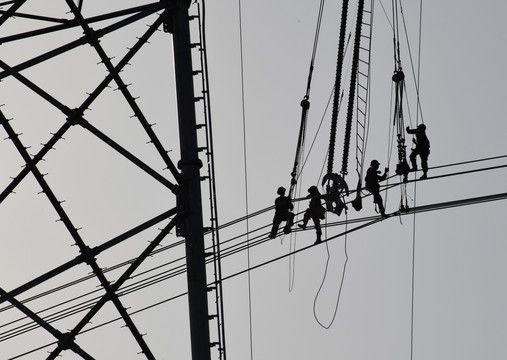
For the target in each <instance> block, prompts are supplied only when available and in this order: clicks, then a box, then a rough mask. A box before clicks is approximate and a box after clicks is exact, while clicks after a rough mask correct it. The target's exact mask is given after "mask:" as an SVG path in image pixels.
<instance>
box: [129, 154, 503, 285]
mask: <svg viewBox="0 0 507 360" xmlns="http://www.w3.org/2000/svg"><path fill="white" fill-rule="evenodd" d="M506 156H507V155H501V156H495V157H489V158H483V159H475V160H470V161H464V162H457V163H453V164H447V165H440V166H437V168H442V167H449V166H456V165H462V164H470V163H475V162H481V161H488V160H494V159H501V158H504V157H506ZM504 167H507V165H500V166H492V167H487V168H482V169H472V170H467V171H464V172H458V173H453V174H444V175H441V176H440V177H447V176H452V175H462V174H466V173H470V172H479V171H487V170H492V169H499V168H504ZM434 178H435V179H436V178H438V177H434ZM430 179H432V178H428V180H430ZM428 180H426V181H428ZM426 181H425V182H426ZM506 198H507V194H506V193H500V194H493V195H488V196H482V197H477V198H468V199H461V200H455V201H449V202H445V203H439V204H431V205H425V206H418V207H416V208H414V209H410V210H409V211H407V212H403V213H401V212H397V213H395V214H396V215H398V214H399V215H403V214H409V213H419V212H427V211H435V210H440V209H449V208H454V207H458V206H464V205H474V204H480V203H485V202H490V201H496V200H503V199H506ZM391 216H392V215H391ZM359 221H362V222H367V223H366V224H365V225H361V226H359V227H358V228H355V229H356V230H357V229H359V228H364V227H365V226H369V225H372V224H374V223H376V222H378V221H379V220H378V219H377V218H376V217H369V218H363V219H352V220H349V222H350V223H353V222H359ZM344 224H345V223H343V222H336V223H332V224H329V226H330V227H334V226H340V225H344ZM267 226H269V225H266V226H264V227H267ZM264 227H263V228H264ZM350 232H351V231H349V230H347V231H346V232H345V234H348V233H350ZM266 235H267V232H266V233H265V234H261V235H260V236H259V237H257V239H258V240H256V241H255V242H254V243H250V242H249V243H247V244H246V245H245V246H240V245H237V244H236V245H233V246H232V247H229V248H227V249H226V251H224V254H223V255H224V257H226V256H231V255H233V254H236V253H238V252H240V251H244V250H247V249H249V248H251V247H252V246H257V245H260V244H262V243H264V242H266V241H268V238H267V236H266ZM342 235H344V234H343V233H342V234H339V235H338V236H342ZM338 236H335V237H338ZM335 237H333V238H335ZM331 239H332V238H330V239H329V240H331ZM227 250H228V251H227ZM297 252H298V251H297ZM294 253H296V251H294V252H291V253H290V254H288V255H292V254H294ZM275 260H276V259H275ZM256 267H257V266H255V267H251V265H250V266H249V267H248V268H249V269H251V270H252V269H254V268H256ZM185 271H186V270H185V269H184V267H183V268H181V270H178V271H177V272H175V273H174V274H175V275H178V274H181V273H184V272H185ZM172 276H174V275H171V276H169V277H165V278H164V280H166V279H167V278H170V277H172ZM160 281H163V280H160ZM144 287H145V286H142V287H139V289H141V288H144ZM130 292H132V291H129V292H126V293H130Z"/></svg>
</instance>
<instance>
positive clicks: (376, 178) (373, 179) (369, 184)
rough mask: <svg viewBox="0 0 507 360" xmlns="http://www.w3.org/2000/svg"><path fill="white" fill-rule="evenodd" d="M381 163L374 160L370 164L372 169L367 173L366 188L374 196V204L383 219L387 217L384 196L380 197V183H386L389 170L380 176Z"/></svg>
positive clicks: (386, 169)
mask: <svg viewBox="0 0 507 360" xmlns="http://www.w3.org/2000/svg"><path fill="white" fill-rule="evenodd" d="M379 165H380V163H379V162H378V161H377V160H372V161H371V163H370V167H369V168H368V171H367V172H366V177H365V179H364V181H365V187H366V190H368V191H369V192H370V193H371V194H372V195H373V203H374V204H377V206H378V209H379V212H380V215H382V217H385V216H386V212H385V209H384V204H383V201H382V196H380V185H379V182H380V181H384V180H385V179H386V178H387V173H388V171H389V168H385V171H384V175H380V171H379V170H378V168H379Z"/></svg>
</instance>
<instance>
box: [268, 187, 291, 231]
mask: <svg viewBox="0 0 507 360" xmlns="http://www.w3.org/2000/svg"><path fill="white" fill-rule="evenodd" d="M276 193H277V194H278V195H280V196H278V197H277V198H276V199H275V216H274V217H273V226H272V228H271V233H270V234H269V238H270V239H274V238H275V237H276V234H277V233H278V228H279V227H280V224H281V223H282V221H286V224H285V227H284V228H283V232H284V233H286V234H288V233H290V230H291V227H292V224H294V214H293V213H292V212H291V210H292V209H293V208H294V205H292V201H291V200H290V197H288V196H285V188H284V187H283V186H280V187H279V188H278V190H277V191H276Z"/></svg>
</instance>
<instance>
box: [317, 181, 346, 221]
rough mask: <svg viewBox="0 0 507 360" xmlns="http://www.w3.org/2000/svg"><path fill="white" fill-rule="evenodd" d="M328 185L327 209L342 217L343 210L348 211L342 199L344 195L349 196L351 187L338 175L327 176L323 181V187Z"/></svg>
mask: <svg viewBox="0 0 507 360" xmlns="http://www.w3.org/2000/svg"><path fill="white" fill-rule="evenodd" d="M325 183H327V185H326V195H325V200H326V209H327V211H331V212H333V213H335V214H336V215H338V216H340V214H341V212H342V210H343V209H347V205H345V204H344V203H343V201H342V199H341V197H342V195H344V194H345V195H347V196H349V186H348V185H347V183H346V182H345V179H344V178H343V177H342V176H341V175H338V174H336V173H332V174H326V175H325V176H324V178H323V179H322V185H324V184H325Z"/></svg>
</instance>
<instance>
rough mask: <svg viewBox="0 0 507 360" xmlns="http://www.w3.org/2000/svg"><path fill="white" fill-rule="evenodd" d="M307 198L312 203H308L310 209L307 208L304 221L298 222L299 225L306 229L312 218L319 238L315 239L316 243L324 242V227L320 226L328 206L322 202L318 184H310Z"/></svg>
mask: <svg viewBox="0 0 507 360" xmlns="http://www.w3.org/2000/svg"><path fill="white" fill-rule="evenodd" d="M306 198H307V199H310V203H309V204H308V209H306V211H305V214H304V216H303V223H302V224H298V226H299V227H300V228H301V229H303V230H304V229H306V225H307V224H308V221H310V219H312V221H313V225H314V226H315V231H316V232H317V240H316V241H315V244H318V243H320V242H322V229H321V228H320V220H321V219H324V218H325V216H326V208H325V207H324V206H322V204H321V203H320V199H321V198H322V195H321V194H320V192H319V189H317V187H316V186H310V188H309V189H308V195H307V196H306Z"/></svg>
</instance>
